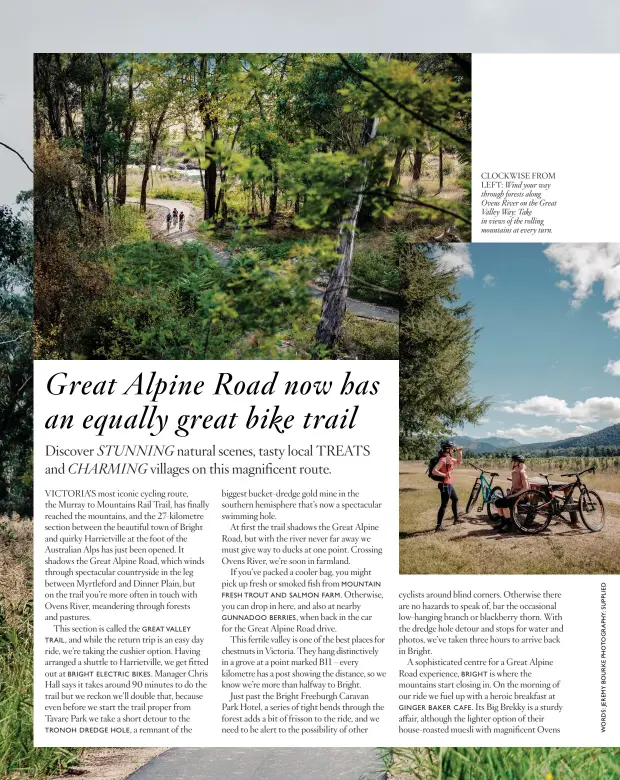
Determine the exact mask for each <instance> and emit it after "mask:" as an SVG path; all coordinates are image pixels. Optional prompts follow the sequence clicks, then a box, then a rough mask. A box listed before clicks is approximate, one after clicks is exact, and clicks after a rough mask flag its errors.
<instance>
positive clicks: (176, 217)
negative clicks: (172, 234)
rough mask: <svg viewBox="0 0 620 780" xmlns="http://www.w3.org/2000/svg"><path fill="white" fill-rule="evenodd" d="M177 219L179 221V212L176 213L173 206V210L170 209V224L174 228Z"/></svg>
mask: <svg viewBox="0 0 620 780" xmlns="http://www.w3.org/2000/svg"><path fill="white" fill-rule="evenodd" d="M178 219H179V212H178V211H177V209H176V206H175V208H173V209H172V224H173V226H174V227H176V226H177V221H178Z"/></svg>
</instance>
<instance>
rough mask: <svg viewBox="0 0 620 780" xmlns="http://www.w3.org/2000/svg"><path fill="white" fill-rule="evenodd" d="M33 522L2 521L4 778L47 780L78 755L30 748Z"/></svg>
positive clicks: (0, 746) (0, 773)
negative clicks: (42, 778) (46, 777)
mask: <svg viewBox="0 0 620 780" xmlns="http://www.w3.org/2000/svg"><path fill="white" fill-rule="evenodd" d="M32 655H33V630H32V521H30V520H19V519H8V518H6V517H4V518H0V777H22V776H23V777H45V776H47V775H50V774H54V773H57V772H61V771H63V770H66V769H68V768H69V767H72V766H74V765H75V764H76V763H77V760H78V757H79V753H80V751H78V750H72V749H70V748H34V747H33V745H32V685H33V680H32V673H33V671H32V668H33V657H32Z"/></svg>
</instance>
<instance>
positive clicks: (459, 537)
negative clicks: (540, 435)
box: [399, 461, 620, 574]
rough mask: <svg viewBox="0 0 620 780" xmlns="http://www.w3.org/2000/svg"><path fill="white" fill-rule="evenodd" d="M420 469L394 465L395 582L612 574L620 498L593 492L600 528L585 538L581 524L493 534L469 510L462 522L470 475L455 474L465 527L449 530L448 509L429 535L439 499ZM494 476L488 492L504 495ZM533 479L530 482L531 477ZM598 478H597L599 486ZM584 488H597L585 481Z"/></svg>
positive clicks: (618, 549)
mask: <svg viewBox="0 0 620 780" xmlns="http://www.w3.org/2000/svg"><path fill="white" fill-rule="evenodd" d="M426 468H427V464H426V463H419V462H414V461H405V462H401V464H400V533H399V538H400V573H401V574H602V573H605V574H607V573H614V574H617V573H619V572H620V493H616V492H613V491H608V490H601V491H599V492H600V496H601V498H602V499H603V500H604V501H605V508H606V523H605V527H604V528H603V530H602V531H599V532H597V533H591V532H590V531H588V530H587V528H586V527H585V526H584V525H583V524H582V523H581V521H580V522H579V523H578V524H576V525H575V526H572V525H570V524H569V523H567V522H562V521H560V520H557V519H554V520H552V522H551V524H550V525H549V527H548V528H547V529H546V530H545V531H543V532H542V533H540V534H535V535H532V536H527V535H525V534H522V533H520V532H519V531H517V530H515V531H514V532H513V531H510V532H508V533H500V532H499V531H497V530H496V529H495V528H494V527H493V526H491V525H489V523H487V522H486V520H485V517H486V510H485V514H484V515H482V514H478V512H477V507H474V508H473V509H472V510H471V511H470V513H469V514H468V515H463V511H464V508H465V505H466V503H467V499H468V498H469V494H470V491H471V488H472V485H473V484H474V480H475V478H476V472H475V471H473V470H472V469H467V468H462V469H461V468H457V469H455V472H454V475H455V476H454V486H455V488H456V491H457V493H458V496H459V508H460V512H459V513H460V514H461V516H462V517H463V519H465V521H466V522H464V523H460V524H458V525H452V519H451V513H450V511H449V509H448V511H446V517H445V520H444V525H445V527H446V530H445V531H444V532H442V533H440V534H437V533H435V532H434V529H435V524H436V517H437V509H438V507H439V491H438V489H437V483H436V482H433V481H431V480H430V479H429V478H428V476H427V475H426V473H425V472H426ZM498 471H500V477H499V478H498V479H496V482H495V484H498V485H501V486H502V487H504V489H506V487H507V479H508V471H507V470H506V469H504V470H501V469H498ZM532 476H533V475H532ZM605 479H606V475H604V474H600V475H597V482H598V481H599V480H601V484H603V485H604V484H607V486H615V485H614V483H613V481H611V485H610V483H609V481H608V482H607V483H605V482H604V480H605ZM587 484H588V485H589V486H590V487H593V488H596V489H597V491H598V485H595V484H594V482H593V481H592V482H591V481H590V480H588V482H587Z"/></svg>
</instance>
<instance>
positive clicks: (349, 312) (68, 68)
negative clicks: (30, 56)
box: [34, 53, 471, 360]
mask: <svg viewBox="0 0 620 780" xmlns="http://www.w3.org/2000/svg"><path fill="white" fill-rule="evenodd" d="M470 90H471V56H470V55H469V54H359V53H357V54H298V53H296V54H286V53H275V54H100V53H99V54H38V55H36V56H35V61H34V159H35V165H34V169H35V174H34V201H35V207H34V208H35V232H34V244H35V301H36V305H35V345H34V349H35V356H36V357H37V358H40V359H55V358H69V359H110V360H113V359H156V360H164V359H188V360H209V359H220V358H233V359H261V358H274V359H275V358H279V359H292V360H299V359H315V360H316V359H397V358H398V348H399V345H398V322H399V317H400V308H401V284H400V272H399V266H400V262H401V255H402V253H403V251H406V247H407V246H408V245H410V244H411V243H412V242H414V243H417V242H426V241H433V242H439V243H455V244H458V243H459V242H464V241H467V240H468V239H469V236H470V178H471V173H470V166H471V95H470Z"/></svg>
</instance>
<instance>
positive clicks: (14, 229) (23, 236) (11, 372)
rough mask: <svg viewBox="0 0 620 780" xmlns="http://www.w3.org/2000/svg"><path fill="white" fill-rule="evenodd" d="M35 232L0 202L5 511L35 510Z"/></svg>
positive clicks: (1, 495)
mask: <svg viewBox="0 0 620 780" xmlns="http://www.w3.org/2000/svg"><path fill="white" fill-rule="evenodd" d="M32 307H33V293H32V238H31V233H30V228H29V226H28V225H27V224H25V223H24V222H23V221H22V220H21V219H19V218H18V217H16V216H15V215H14V214H13V213H12V212H11V211H10V209H8V208H6V207H1V208H0V513H5V512H19V513H20V514H25V515H31V514H32V479H31V478H30V476H29V475H30V468H31V457H32Z"/></svg>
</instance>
